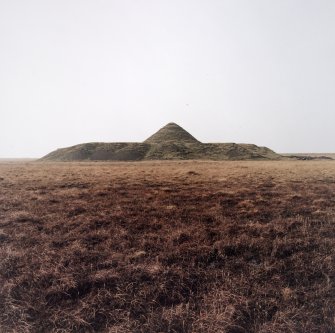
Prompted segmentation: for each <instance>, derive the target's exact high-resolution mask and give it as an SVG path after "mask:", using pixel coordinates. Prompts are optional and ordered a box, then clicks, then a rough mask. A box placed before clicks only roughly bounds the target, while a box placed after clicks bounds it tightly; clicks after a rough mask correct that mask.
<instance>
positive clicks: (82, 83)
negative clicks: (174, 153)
mask: <svg viewBox="0 0 335 333" xmlns="http://www.w3.org/2000/svg"><path fill="white" fill-rule="evenodd" d="M0 116H1V118H0V119H1V123H0V157H40V156H42V155H44V154H46V153H48V152H49V151H51V150H54V149H56V148H59V147H64V146H70V145H74V144H77V143H83V142H90V141H143V140H144V139H146V138H147V137H148V136H149V135H151V134H152V133H153V132H155V131H156V130H158V129H159V128H160V127H162V126H163V125H165V124H166V123H168V122H171V121H172V122H176V123H178V124H179V125H181V126H183V127H184V128H185V129H186V130H188V131H189V132H190V133H191V134H192V135H193V136H195V137H196V138H197V139H199V140H200V141H203V142H245V143H255V144H258V145H265V146H268V147H270V148H272V149H274V150H275V151H277V152H335V130H334V129H335V1H334V0H151V1H150V0H132V1H130V0H105V1H103V0H53V1H51V0H39V1H34V0H21V1H18V0H0Z"/></svg>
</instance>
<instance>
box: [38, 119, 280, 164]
mask: <svg viewBox="0 0 335 333" xmlns="http://www.w3.org/2000/svg"><path fill="white" fill-rule="evenodd" d="M280 158H281V156H280V155H278V154H276V153H275V152H274V151H272V150H271V149H269V148H267V147H259V146H256V145H253V144H236V143H201V142H200V141H198V140H197V139H196V138H195V137H193V136H192V135H191V134H190V133H188V132H187V131H186V130H185V129H183V128H182V127H180V126H179V125H177V124H175V123H168V124H167V125H166V126H164V127H162V128H161V129H160V130H158V131H157V132H156V133H154V134H153V135H151V136H150V137H149V138H148V139H146V140H145V141H144V142H141V143H140V142H111V143H106V142H91V143H83V144H79V145H75V146H71V147H67V148H61V149H57V150H55V151H53V152H51V153H49V154H47V155H46V156H44V157H42V159H41V160H45V161H82V160H110V161H141V160H189V159H200V160H201V159H206V160H253V159H256V160H275V159H280Z"/></svg>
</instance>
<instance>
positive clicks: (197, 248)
mask: <svg viewBox="0 0 335 333" xmlns="http://www.w3.org/2000/svg"><path fill="white" fill-rule="evenodd" d="M334 193H335V162H333V161H268V162H256V161H249V162H229V161H226V162H206V161H201V162H200V161H187V162H186V161H185V162H177V161H175V162H137V163H104V162H101V163H100V162H99V163H94V162H92V163H39V162H29V163H27V162H21V163H19V162H16V163H7V162H2V163H0V332H113V333H126V332H138V333H140V332H143V333H158V332H171V333H172V332H190V333H191V332H194V333H202V332H217V333H219V332H222V333H243V332H245V333H246V332H248V333H249V332H250V333H256V332H261V333H265V332H282V333H284V332H285V333H287V332H294V333H296V332H301V333H303V332H304V333H306V332H310V333H313V332H329V333H331V332H335V312H334V310H335V307H334V305H335V286H334V278H335V242H334V238H335V195H334Z"/></svg>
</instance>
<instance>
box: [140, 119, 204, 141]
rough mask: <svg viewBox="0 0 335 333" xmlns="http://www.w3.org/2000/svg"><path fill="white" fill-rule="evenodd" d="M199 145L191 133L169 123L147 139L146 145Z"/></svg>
mask: <svg viewBox="0 0 335 333" xmlns="http://www.w3.org/2000/svg"><path fill="white" fill-rule="evenodd" d="M172 141H173V142H185V143H199V141H198V140H197V139H196V138H195V137H193V136H192V135H191V134H190V133H188V132H187V131H185V130H184V129H183V128H182V127H180V126H179V125H177V124H175V123H168V124H167V125H165V126H164V127H162V128H161V129H160V130H159V131H158V132H156V133H155V134H153V135H151V136H150V137H149V138H148V139H146V140H145V141H144V142H145V143H154V144H161V143H166V142H172Z"/></svg>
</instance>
